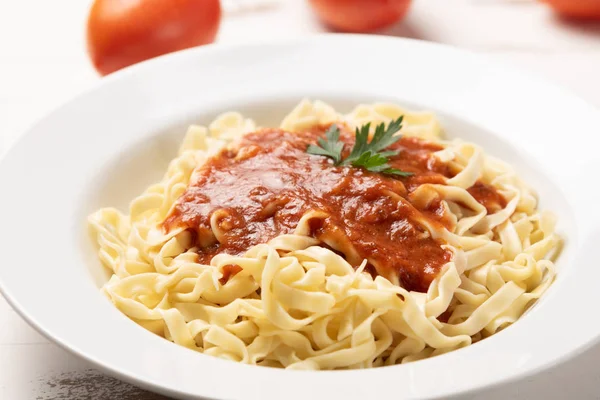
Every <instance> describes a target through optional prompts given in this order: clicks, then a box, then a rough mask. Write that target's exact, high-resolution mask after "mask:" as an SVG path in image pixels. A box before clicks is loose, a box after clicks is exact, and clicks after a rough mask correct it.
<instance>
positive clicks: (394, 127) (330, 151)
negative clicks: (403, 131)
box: [306, 116, 413, 177]
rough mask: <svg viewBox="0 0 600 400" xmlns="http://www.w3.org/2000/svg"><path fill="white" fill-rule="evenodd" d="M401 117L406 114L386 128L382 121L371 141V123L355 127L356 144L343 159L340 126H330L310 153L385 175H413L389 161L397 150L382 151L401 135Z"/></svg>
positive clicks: (310, 149)
mask: <svg viewBox="0 0 600 400" xmlns="http://www.w3.org/2000/svg"><path fill="white" fill-rule="evenodd" d="M402 120H403V116H400V117H399V118H398V119H396V120H393V121H391V122H390V123H389V124H388V126H387V128H386V126H385V124H383V123H381V124H379V125H378V126H377V127H376V128H375V134H374V135H373V138H372V139H371V141H370V142H369V141H368V140H369V131H370V129H371V123H367V124H365V125H363V126H361V127H360V128H356V141H355V143H354V147H352V150H351V151H350V154H349V155H348V157H346V158H345V159H344V160H342V151H343V149H344V143H343V142H341V141H340V140H339V138H340V129H339V128H338V126H337V125H331V127H330V128H329V129H328V130H327V132H326V133H325V138H326V139H323V138H319V139H318V141H317V142H318V146H316V145H313V144H311V145H310V146H308V148H307V149H306V151H307V152H308V153H310V154H314V155H319V156H325V157H329V158H331V159H333V162H334V164H335V165H341V166H353V167H360V168H364V169H366V170H368V171H371V172H378V173H382V174H386V175H396V176H401V177H407V176H411V175H413V174H412V173H411V172H405V171H401V170H399V169H397V168H392V167H391V166H390V165H389V164H388V161H389V157H391V156H395V155H397V154H398V153H399V151H398V150H385V151H383V150H384V149H385V148H386V147H388V146H390V145H392V144H394V143H396V142H397V141H398V140H400V137H401V135H395V133H396V132H398V131H399V130H400V128H402Z"/></svg>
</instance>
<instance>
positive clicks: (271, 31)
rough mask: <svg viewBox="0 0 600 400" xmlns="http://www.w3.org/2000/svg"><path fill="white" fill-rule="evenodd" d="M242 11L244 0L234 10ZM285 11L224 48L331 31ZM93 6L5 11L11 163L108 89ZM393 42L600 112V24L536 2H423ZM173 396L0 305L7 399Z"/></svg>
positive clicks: (0, 19)
mask: <svg viewBox="0 0 600 400" xmlns="http://www.w3.org/2000/svg"><path fill="white" fill-rule="evenodd" d="M236 1H238V2H239V1H243V0H229V4H230V5H231V4H232V3H235V2H236ZM246 1H247V0H246ZM255 1H256V0H255ZM573 1H577V0H573ZM274 3H277V4H275V5H272V6H269V7H265V8H262V9H258V10H254V11H246V12H243V11H235V10H233V9H232V8H229V10H230V11H229V12H228V13H227V15H226V17H225V19H224V21H223V25H222V28H221V31H220V34H219V38H218V41H219V42H242V41H260V40H268V39H269V38H270V37H273V36H277V37H280V38H281V37H297V36H300V35H305V34H307V33H311V32H320V31H323V30H324V29H323V28H322V27H321V25H320V24H319V22H318V21H317V20H316V19H315V18H314V16H313V15H312V14H311V11H310V9H309V8H308V7H307V6H306V4H305V1H304V0H279V1H278V2H277V1H274ZM89 4H90V0H52V1H49V0H17V1H8V0H2V1H0V155H1V154H2V153H3V152H5V151H7V150H8V149H9V147H10V145H11V144H12V143H13V142H14V140H15V139H17V137H18V136H19V134H21V133H22V132H24V131H25V130H27V128H28V127H29V126H31V125H32V124H33V123H34V122H35V121H36V120H37V119H39V118H40V117H41V116H43V115H44V114H45V113H47V112H49V111H50V110H52V109H54V108H55V107H57V106H58V105H60V104H61V103H63V102H64V101H66V100H67V99H69V98H70V97H72V96H73V95H75V94H77V93H79V92H81V91H83V90H85V89H86V88H88V87H90V86H91V85H93V84H94V83H95V82H97V81H98V79H99V78H98V76H97V75H96V73H95V72H94V71H93V69H92V68H91V67H90V65H89V64H88V61H87V58H86V53H85V42H84V27H85V16H86V12H87V9H88V7H89ZM384 34H389V35H397V36H405V37H411V38H418V39H424V40H431V41H436V42H441V43H446V44H451V45H454V46H458V47H462V48H466V49H470V50H473V51H477V52H479V53H482V54H485V55H487V56H489V57H491V58H493V59H495V60H497V61H498V62H503V63H506V64H511V65H513V66H517V67H520V68H521V69H524V70H527V71H529V72H533V73H534V74H538V75H540V76H543V77H546V78H548V79H549V80H552V81H555V82H558V83H560V84H562V85H563V86H565V87H567V88H569V89H571V90H572V91H573V92H575V93H577V94H578V95H579V96H581V97H583V98H584V99H586V100H587V101H589V102H590V103H592V104H594V105H596V106H598V107H600V23H584V24H581V23H572V22H567V21H563V20H561V19H558V18H556V17H554V16H553V14H552V13H551V12H549V10H548V9H547V8H546V7H545V6H543V5H541V4H539V3H537V2H535V1H534V0H415V3H414V5H413V7H412V9H411V11H410V14H409V16H408V17H407V18H406V19H405V20H404V21H403V22H402V23H400V24H398V25H397V26H395V27H393V28H391V29H389V30H387V31H386V32H384ZM532 106H535V105H532ZM567 134H568V133H567ZM595 134H600V132H596V133H595ZM0 193H2V189H0ZM1 224H2V221H0V227H1ZM0 229H7V228H6V227H1V228H0ZM0 248H1V244H0ZM3 251H6V249H4V250H3ZM0 262H1V261H0ZM40 301H43V299H40ZM490 362H493V361H492V360H490ZM599 364H600V345H599V346H595V347H594V348H592V349H590V350H588V351H587V352H585V353H584V354H582V355H580V356H577V357H576V358H574V359H572V360H571V361H568V362H566V363H564V364H561V365H559V366H556V367H553V368H552V369H551V370H549V371H546V372H543V373H541V374H538V375H536V376H534V377H530V378H527V379H525V380H522V381H520V382H516V383H512V384H510V385H508V386H504V387H500V388H494V389H493V390H490V391H489V392H488V393H487V396H486V398H493V399H505V398H521V399H530V398H545V399H564V398H573V399H595V398H598V399H600V368H599V367H598V365H599ZM399 396H401V392H399ZM163 398H164V397H162V396H159V395H154V394H151V393H148V392H145V391H143V390H141V389H137V388H135V387H133V386H130V385H128V384H126V383H122V382H120V381H117V380H115V379H112V378H108V377H106V376H104V375H103V374H101V373H100V372H98V371H97V370H95V369H94V368H93V367H92V366H91V365H89V364H88V363H87V362H85V361H83V360H80V359H78V358H77V357H75V356H72V355H71V354H69V353H67V352H66V351H64V350H62V349H60V348H58V347H57V346H56V345H54V344H52V343H49V342H48V341H47V340H46V339H45V338H43V337H42V336H41V335H40V334H38V333H37V332H35V331H34V330H33V329H32V328H30V327H29V326H28V325H27V324H26V323H25V322H24V321H23V320H22V319H21V318H20V317H19V316H18V314H17V313H16V312H15V311H14V310H13V309H12V308H11V307H10V306H9V305H8V304H7V303H6V301H5V300H4V299H3V298H2V297H1V296H0V399H40V400H45V399H125V400H127V399H132V400H133V399H163Z"/></svg>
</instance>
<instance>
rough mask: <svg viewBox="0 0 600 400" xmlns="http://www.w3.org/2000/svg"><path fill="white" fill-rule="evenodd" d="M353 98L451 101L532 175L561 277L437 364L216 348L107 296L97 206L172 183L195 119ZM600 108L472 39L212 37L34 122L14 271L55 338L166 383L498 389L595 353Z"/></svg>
mask: <svg viewBox="0 0 600 400" xmlns="http://www.w3.org/2000/svg"><path fill="white" fill-rule="evenodd" d="M305 96H308V97H311V98H319V99H323V100H326V101H329V102H331V103H332V104H333V105H334V106H336V107H338V108H340V109H342V110H347V109H349V108H350V107H351V106H352V105H355V104H356V103H358V102H366V101H376V100H392V101H396V102H399V103H402V104H405V105H406V106H409V107H413V108H417V109H431V110H434V111H436V112H438V113H439V115H440V118H441V120H442V123H443V124H444V126H445V127H446V131H447V134H448V136H450V137H462V138H464V139H467V140H471V141H474V142H477V143H479V144H481V145H482V146H483V147H484V148H485V149H486V150H487V151H488V152H489V153H491V154H494V155H496V156H499V157H502V158H504V159H505V160H507V161H509V162H510V163H512V164H513V165H515V166H516V167H517V169H518V171H519V173H521V174H522V175H523V176H524V178H525V179H526V180H527V181H529V182H531V183H533V184H534V186H535V187H536V189H537V190H538V191H539V193H540V195H541V198H542V207H544V208H549V209H552V210H554V211H556V212H557V214H558V216H559V218H560V232H561V234H562V235H564V237H565V238H566V245H565V248H564V252H563V254H562V255H561V257H560V259H559V262H558V263H557V266H558V269H559V274H558V279H557V281H556V283H555V284H554V285H553V286H552V287H551V289H550V290H549V291H548V292H547V294H546V295H545V296H544V297H543V299H542V300H541V301H540V302H539V303H538V304H537V305H536V307H534V308H533V309H532V310H531V311H530V312H529V313H528V314H527V315H525V316H524V317H523V318H522V319H521V320H519V321H518V322H517V323H516V324H515V325H513V326H511V327H509V328H508V329H506V330H504V331H502V332H500V333H499V334H497V335H494V336H493V337H491V338H488V339H486V340H484V341H482V342H480V343H477V344H475V345H473V346H469V347H467V348H465V349H461V350H458V351H455V352H452V353H449V354H446V355H442V356H439V357H435V358H432V359H428V360H424V361H418V362H415V363H412V364H407V365H400V366H394V367H385V368H376V369H372V370H355V371H334V372H306V371H285V370H276V369H271V368H260V367H253V366H247V365H242V364H236V363H233V362H229V361H224V360H220V359H216V358H213V357H209V356H204V355H202V354H198V353H196V352H192V351H190V350H187V349H185V348H183V347H179V346H177V345H175V344H173V343H170V342H168V341H166V340H164V339H162V338H160V337H158V336H155V335H153V334H151V333H149V332H146V331H145V330H144V329H143V328H141V327H139V326H137V325H136V324H134V323H133V322H130V321H129V320H128V319H127V318H126V317H125V316H123V315H122V314H121V313H120V312H119V311H117V309H116V308H114V307H113V306H112V305H111V304H110V302H109V301H107V300H106V299H105V298H104V297H103V296H102V295H101V294H100V293H99V291H98V288H99V287H100V285H101V284H102V282H103V280H104V279H106V276H105V274H104V273H103V270H102V268H101V266H100V264H99V262H98V261H97V260H96V258H95V249H94V248H93V246H92V244H91V241H90V240H89V237H88V235H87V230H86V222H85V219H86V216H87V214H88V213H90V212H91V211H93V210H94V209H96V208H98V207H100V206H107V205H117V206H119V207H122V208H125V207H126V205H127V202H128V201H129V200H130V199H132V198H133V197H134V196H135V195H136V194H138V193H139V192H141V190H142V189H143V188H144V187H145V186H147V185H148V184H150V183H151V182H153V181H157V180H158V179H159V178H160V176H161V175H162V173H163V172H164V170H165V169H166V164H167V162H168V161H169V160H170V159H171V158H173V156H174V155H175V152H176V148H177V146H178V143H179V141H180V140H181V139H182V137H183V133H184V131H185V129H184V128H185V126H186V125H187V124H189V123H191V122H199V123H206V122H207V121H209V120H210V118H211V117H213V116H214V115H215V114H217V113H219V112H221V111H225V110H235V109H237V110H240V111H242V112H245V113H247V114H248V115H250V116H252V117H254V118H256V119H257V121H258V122H259V123H260V124H263V125H268V124H274V123H277V122H278V121H279V120H280V119H281V117H282V116H283V114H284V113H285V112H286V111H288V110H289V109H291V107H292V105H293V104H295V103H296V102H297V101H298V100H300V99H301V98H302V97H305ZM599 133H600V117H599V115H598V114H597V113H596V111H594V110H593V109H592V108H590V107H589V106H587V105H586V104H585V103H583V102H582V101H580V100H579V99H577V98H575V97H573V96H571V95H569V94H566V93H564V92H562V91H560V90H559V89H556V88H554V87H553V86H550V85H548V84H545V83H543V82H539V81H538V80H536V79H533V78H530V77H524V76H522V75H520V74H518V73H516V72H512V71H510V70H507V69H506V68H504V67H500V66H497V65H494V64H491V63H488V62H487V61H485V60H483V59H481V58H479V57H477V56H475V55H472V54H469V53H465V52H462V51H458V50H454V49H451V48H447V47H442V46H438V45H433V44H428V43H423V42H417V41H409V40H399V39H389V38H381V37H377V38H375V37H366V36H350V35H346V36H321V37H315V38H310V39H308V40H304V41H300V42H293V43H281V44H271V45H255V46H241V47H236V46H228V47H224V46H213V47H206V48H202V49H195V50H190V51H185V52H181V53H178V54H174V55H170V56H166V57H162V58H159V59H156V60H154V61H151V62H147V63H143V64H141V65H139V66H136V67H133V68H130V69H127V70H125V71H122V72H119V73H117V74H115V75H113V76H111V77H109V78H108V79H105V80H103V81H102V82H101V83H100V85H98V87H96V88H95V89H93V90H91V91H89V92H87V93H85V94H83V95H81V96H79V97H78V98H77V99H75V100H73V101H71V102H70V103H68V104H67V105H65V106H63V107H61V108H60V109H58V110H57V111H55V112H54V113H52V114H51V115H50V116H48V117H47V118H45V119H44V120H42V121H41V122H40V123H38V124H37V125H36V126H35V127H34V128H33V129H31V130H30V131H29V132H28V133H27V134H26V135H25V136H24V137H23V138H22V139H21V140H20V141H19V142H18V143H17V144H16V145H15V146H14V147H13V148H12V150H11V151H10V152H9V153H8V155H7V156H6V157H5V159H4V160H2V162H1V164H0V188H1V189H0V190H1V193H2V195H1V196H0V247H1V253H0V254H1V257H0V283H1V289H2V292H3V293H4V295H5V296H6V298H7V299H8V300H9V302H10V303H11V304H12V305H13V306H14V307H15V308H16V309H17V310H18V311H19V312H20V313H21V315H22V316H23V317H24V318H25V319H26V320H27V321H28V322H29V323H30V324H32V325H33V326H34V327H35V328H37V329H38V330H40V331H41V332H42V333H44V334H45V335H46V336H47V337H49V338H50V339H52V340H53V341H55V342H57V343H59V344H60V345H61V346H63V347H65V348H66V349H68V350H70V351H72V352H73V353H75V354H78V355H80V356H81V357H84V358H86V359H87V360H89V361H91V362H93V363H94V364H96V365H97V366H100V367H102V368H104V369H105V370H106V371H107V372H109V373H111V374H112V375H115V376H117V377H119V378H122V379H125V380H128V381H131V382H133V383H136V384H138V385H141V386H144V387H147V388H150V389H152V390H156V391H160V392H162V393H165V394H169V395H172V396H178V397H190V398H199V397H206V398H215V399H244V400H255V399H256V400H258V399H260V400H279V399H286V400H306V399H332V398H343V399H346V400H359V399H361V400H364V399H371V398H390V397H392V396H393V397H394V398H399V397H407V398H409V397H419V398H423V397H437V396H448V395H450V394H459V393H464V392H466V391H470V390H485V388H487V387H489V386H490V385H493V384H497V383H507V382H509V381H510V380H514V379H516V378H519V377H523V376H525V375H527V374H531V373H533V372H536V371H539V370H540V369H542V368H546V367H549V366H550V365H552V364H555V363H557V362H558V361H560V360H564V359H565V357H567V356H573V355H574V354H575V353H576V352H579V351H583V350H584V348H585V346H587V345H589V344H591V343H592V342H593V341H594V340H595V339H597V337H598V336H599V335H600V319H599V318H597V315H596V314H597V311H596V310H597V305H598V304H600V290H598V282H600V266H599V265H598V239H599V238H600V235H599V233H600V211H599V210H600V207H598V204H600V190H599V186H598V183H597V172H598V171H600V158H599V157H598V148H599V145H600V135H599Z"/></svg>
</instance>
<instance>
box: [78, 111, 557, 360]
mask: <svg viewBox="0 0 600 400" xmlns="http://www.w3.org/2000/svg"><path fill="white" fill-rule="evenodd" d="M399 116H404V120H403V124H404V125H403V127H402V129H401V130H400V133H401V134H402V135H403V136H402V138H401V139H399V141H398V142H397V143H396V144H394V145H392V146H391V147H390V148H391V149H393V151H388V152H387V153H386V154H387V155H389V160H390V165H391V166H392V167H394V168H400V167H401V168H402V169H403V171H407V172H406V173H405V175H402V176H391V175H384V174H383V173H377V172H372V171H369V170H365V169H364V168H356V167H352V166H334V165H333V163H332V160H330V159H328V158H326V157H321V156H318V155H310V154H307V153H306V152H305V149H306V147H307V144H311V143H316V141H317V139H318V138H321V137H323V135H324V132H325V130H326V129H328V128H329V129H331V127H332V126H336V127H338V129H339V131H341V136H340V138H341V139H340V140H341V142H342V143H344V146H345V147H344V148H345V149H348V148H349V146H351V145H352V144H353V143H354V141H355V140H357V139H356V138H355V136H354V133H353V129H354V128H360V127H362V126H364V125H365V124H366V123H371V130H372V131H373V130H374V128H375V126H376V125H377V124H380V123H383V124H388V123H390V121H392V120H394V119H396V118H398V117H399ZM367 129H368V128H367ZM371 133H373V132H371ZM396 139H398V138H396ZM394 146H395V147H394ZM344 151H345V154H347V153H348V150H344ZM537 203H538V201H537V197H536V195H535V194H534V192H533V191H532V190H531V189H530V188H529V187H528V186H527V185H525V184H524V183H523V182H522V181H521V180H520V179H519V177H518V176H517V174H515V171H514V170H513V169H512V168H511V167H510V166H509V165H507V164H505V163H503V162H501V161H499V160H497V159H495V158H492V157H490V156H488V155H486V154H485V153H484V152H483V150H482V149H481V148H480V147H478V146H476V145H475V144H472V143H467V142H463V141H460V140H452V141H445V140H442V130H441V127H440V124H439V123H438V122H437V120H436V118H435V116H434V115H432V114H430V113H416V112H411V111H408V110H405V109H403V108H401V107H398V106H395V105H391V104H373V105H359V106H358V107H356V108H355V109H354V110H353V111H352V112H350V113H349V114H345V115H343V114H340V113H338V112H337V111H335V110H334V109H333V108H332V107H331V106H329V105H327V104H325V103H323V102H321V101H315V102H311V101H307V100H305V101H302V102H301V103H300V104H299V105H298V106H297V107H296V108H295V109H294V110H293V111H292V112H291V113H290V114H289V115H287V116H286V117H285V118H284V119H283V122H282V123H281V126H280V127H279V128H278V129H262V128H259V127H257V126H256V125H255V123H254V122H253V121H252V120H250V119H247V118H245V117H243V116H242V115H240V114H238V113H233V112H230V113H226V114H223V115H221V116H220V117H218V118H217V119H216V120H215V121H214V122H213V123H211V124H210V125H209V126H208V127H201V126H192V127H190V128H189V130H188V132H187V135H186V136H185V139H184V141H183V144H182V146H181V149H180V153H179V155H178V157H177V158H175V159H174V160H173V161H172V162H171V163H170V165H169V168H168V171H167V172H166V174H165V176H164V178H163V179H162V181H160V182H159V183H157V184H155V185H152V186H151V187H149V188H148V189H147V190H146V191H145V192H144V193H143V194H142V195H141V196H139V197H137V198H136V199H134V200H133V201H132V202H131V205H130V208H129V212H128V213H127V214H123V213H121V212H120V211H118V210H116V209H114V208H105V209H101V210H99V211H97V212H95V213H94V214H92V215H91V216H90V217H89V223H90V226H91V228H92V230H93V232H94V233H95V237H96V238H97V243H98V247H99V252H98V254H99V258H100V260H101V262H102V263H103V264H104V265H105V266H106V267H107V268H109V269H110V270H111V271H112V277H111V278H110V280H109V281H108V282H106V284H105V285H104V287H103V288H102V291H103V293H104V294H105V295H106V296H107V297H108V298H109V299H110V300H111V301H112V303H113V304H114V305H115V306H116V307H117V308H118V309H119V310H120V311H121V312H122V313H124V314H125V315H126V316H127V317H129V318H130V319H131V320H132V321H134V322H136V323H138V324H140V325H141V326H143V327H144V328H146V329H148V330H149V331H151V332H153V333H155V334H157V335H160V336H163V337H165V338H166V339H168V340H170V341H172V342H175V343H177V344H179V345H182V346H185V347H187V348H189V349H192V350H195V351H198V352H201V353H205V354H208V355H212V356H217V357H221V358H226V359H230V360H234V361H238V362H243V363H248V364H255V365H261V366H270V367H283V368H290V369H317V370H319V369H320V370H328V369H345V368H369V367H378V366H384V365H393V364H399V363H406V362H410V361H415V360H420V359H423V358H427V357H432V356H436V355H439V354H443V353H446V352H448V351H452V350H455V349H458V348H461V347H465V346H468V345H470V344H472V343H474V342H476V341H479V340H481V339H484V338H486V337H488V336H490V335H492V334H494V333H496V332H498V331H499V330H501V329H503V328H505V327H506V326H508V325H510V324H512V323H514V322H515V321H516V320H517V319H519V318H520V317H521V316H522V315H523V313H524V312H525V311H526V310H527V309H528V308H529V307H530V306H531V305H532V304H533V303H534V302H535V301H536V300H537V299H538V298H539V297H540V296H541V295H542V294H543V293H544V291H545V290H546V289H547V288H548V287H549V286H550V285H551V284H552V282H553V280H554V277H555V267H554V264H553V261H552V260H553V258H554V257H556V256H557V253H558V249H559V247H560V238H559V237H558V236H557V234H556V233H554V227H555V218H554V217H553V215H552V214H550V213H548V212H544V211H539V210H538V208H537Z"/></svg>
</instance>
